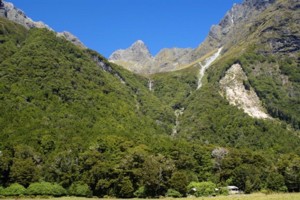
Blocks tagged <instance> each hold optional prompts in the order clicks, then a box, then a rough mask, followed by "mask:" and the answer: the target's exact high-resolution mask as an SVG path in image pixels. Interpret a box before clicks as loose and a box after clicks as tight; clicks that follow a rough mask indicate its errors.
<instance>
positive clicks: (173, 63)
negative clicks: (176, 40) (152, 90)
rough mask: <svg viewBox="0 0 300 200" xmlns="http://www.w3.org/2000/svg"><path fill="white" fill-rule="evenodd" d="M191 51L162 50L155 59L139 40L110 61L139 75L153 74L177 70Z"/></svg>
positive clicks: (115, 54)
mask: <svg viewBox="0 0 300 200" xmlns="http://www.w3.org/2000/svg"><path fill="white" fill-rule="evenodd" d="M191 51H192V49H190V48H186V49H181V48H172V49H162V50H161V51H160V52H159V53H158V54H157V55H156V56H155V57H153V56H152V55H151V53H150V51H149V49H148V48H147V46H146V45H145V43H144V42H143V41H141V40H138V41H136V42H135V43H134V44H132V45H131V46H130V47H129V48H127V49H120V50H117V51H115V52H114V53H113V54H112V55H111V56H110V57H109V60H110V61H111V62H114V63H117V64H119V65H122V66H123V67H125V68H127V69H129V70H131V71H133V72H135V73H138V74H153V73H157V72H165V71H172V70H174V69H176V67H177V66H178V65H179V64H181V63H183V62H186V61H185V59H184V55H187V54H188V53H190V52H191Z"/></svg>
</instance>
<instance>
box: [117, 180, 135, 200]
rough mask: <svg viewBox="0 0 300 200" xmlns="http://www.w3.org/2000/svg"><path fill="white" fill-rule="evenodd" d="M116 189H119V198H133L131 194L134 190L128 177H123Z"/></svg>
mask: <svg viewBox="0 0 300 200" xmlns="http://www.w3.org/2000/svg"><path fill="white" fill-rule="evenodd" d="M118 187H119V188H120V189H119V195H118V196H119V197H123V198H129V197H132V196H133V192H134V188H133V184H132V182H131V181H130V179H129V177H125V178H123V179H122V180H121V181H120V183H119V185H118Z"/></svg>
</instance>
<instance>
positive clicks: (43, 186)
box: [27, 182, 67, 197]
mask: <svg viewBox="0 0 300 200" xmlns="http://www.w3.org/2000/svg"><path fill="white" fill-rule="evenodd" d="M66 193H67V192H66V190H65V189H64V188H63V187H62V186H60V185H59V184H57V183H48V182H41V183H32V184H30V185H29V187H28V188H27V194H29V195H45V196H55V197H59V196H63V195H65V194H66Z"/></svg>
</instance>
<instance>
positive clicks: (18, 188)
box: [1, 183, 26, 196]
mask: <svg viewBox="0 0 300 200" xmlns="http://www.w3.org/2000/svg"><path fill="white" fill-rule="evenodd" d="M25 193H26V189H25V187H24V186H23V185H20V184H18V183H14V184H12V185H10V186H9V187H7V188H5V189H4V190H2V194H1V195H3V196H21V195H25Z"/></svg>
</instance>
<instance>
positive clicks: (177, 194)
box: [166, 189, 182, 198]
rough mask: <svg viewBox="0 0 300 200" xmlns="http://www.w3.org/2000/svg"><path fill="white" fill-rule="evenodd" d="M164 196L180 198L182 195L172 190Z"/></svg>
mask: <svg viewBox="0 0 300 200" xmlns="http://www.w3.org/2000/svg"><path fill="white" fill-rule="evenodd" d="M166 196H167V197H173V198H180V197H182V194H181V193H180V192H178V191H176V190H174V189H168V191H167V193H166Z"/></svg>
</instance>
